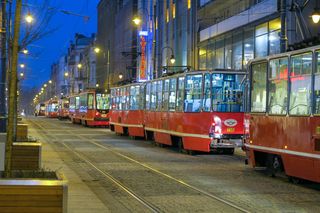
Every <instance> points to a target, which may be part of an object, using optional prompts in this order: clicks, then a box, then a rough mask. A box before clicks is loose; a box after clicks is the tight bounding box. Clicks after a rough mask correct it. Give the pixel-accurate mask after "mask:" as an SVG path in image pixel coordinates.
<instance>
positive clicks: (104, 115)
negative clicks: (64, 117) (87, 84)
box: [69, 89, 110, 126]
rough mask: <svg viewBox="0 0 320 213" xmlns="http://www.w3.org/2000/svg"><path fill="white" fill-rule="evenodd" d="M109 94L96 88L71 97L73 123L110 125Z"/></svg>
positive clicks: (70, 109)
mask: <svg viewBox="0 0 320 213" xmlns="http://www.w3.org/2000/svg"><path fill="white" fill-rule="evenodd" d="M109 107H110V105H109V95H108V94H103V93H101V92H99V91H98V90H95V89H90V90H88V91H85V92H81V93H79V94H78V95H75V96H71V97H70V108H69V113H70V118H71V121H72V123H80V124H82V125H84V126H109Z"/></svg>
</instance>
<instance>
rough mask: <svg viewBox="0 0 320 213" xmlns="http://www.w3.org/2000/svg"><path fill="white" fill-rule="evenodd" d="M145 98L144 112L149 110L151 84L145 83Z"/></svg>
mask: <svg viewBox="0 0 320 213" xmlns="http://www.w3.org/2000/svg"><path fill="white" fill-rule="evenodd" d="M145 97H146V106H145V109H146V110H150V104H151V83H150V82H149V83H147V85H146V94H145Z"/></svg>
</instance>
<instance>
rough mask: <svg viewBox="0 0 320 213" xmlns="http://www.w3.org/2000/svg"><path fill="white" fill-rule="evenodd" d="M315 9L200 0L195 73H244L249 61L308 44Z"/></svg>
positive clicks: (311, 4) (266, 1)
mask: <svg viewBox="0 0 320 213" xmlns="http://www.w3.org/2000/svg"><path fill="white" fill-rule="evenodd" d="M305 3H307V4H306V5H305ZM315 7H316V0H313V1H312V0H310V1H308V2H306V1H299V0H291V1H288V0H232V1H231V0H230V1H226V0H211V1H210V0H200V1H199V5H198V28H199V33H198V44H197V46H198V55H197V59H196V61H197V62H198V65H197V67H198V69H199V70H213V69H232V70H245V69H246V64H247V63H248V61H249V60H250V59H253V58H257V57H264V56H267V55H273V54H277V53H280V52H284V51H287V50H289V49H290V47H292V46H293V45H294V44H296V43H301V42H303V41H306V40H312V39H313V38H314V36H316V35H318V33H319V27H317V26H316V25H315V24H314V23H312V20H311V18H310V16H311V14H312V10H313V9H314V8H315ZM313 40H314V39H313ZM281 45H283V50H282V49H281Z"/></svg>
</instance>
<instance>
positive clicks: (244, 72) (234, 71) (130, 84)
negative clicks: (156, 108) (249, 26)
mask: <svg viewBox="0 0 320 213" xmlns="http://www.w3.org/2000/svg"><path fill="white" fill-rule="evenodd" d="M205 73H211V74H214V73H215V74H239V75H246V74H247V72H246V71H243V70H232V69H215V70H195V71H189V72H183V73H176V74H172V75H167V76H163V77H160V78H155V79H152V80H149V81H144V82H135V83H129V84H125V85H121V86H117V87H112V89H118V88H124V87H128V86H138V85H143V84H146V83H148V82H155V81H161V80H166V79H170V78H177V77H180V76H186V75H194V74H205Z"/></svg>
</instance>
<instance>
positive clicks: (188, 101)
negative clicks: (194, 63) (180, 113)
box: [184, 74, 202, 112]
mask: <svg viewBox="0 0 320 213" xmlns="http://www.w3.org/2000/svg"><path fill="white" fill-rule="evenodd" d="M186 81H187V83H186V87H185V93H186V98H185V104H184V111H185V112H200V110H201V103H202V74H196V75H187V77H186Z"/></svg>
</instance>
